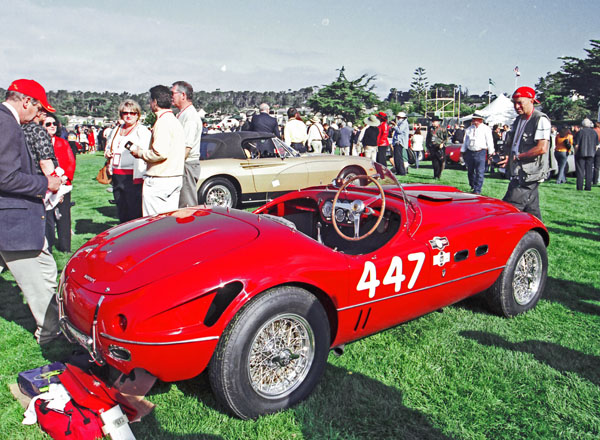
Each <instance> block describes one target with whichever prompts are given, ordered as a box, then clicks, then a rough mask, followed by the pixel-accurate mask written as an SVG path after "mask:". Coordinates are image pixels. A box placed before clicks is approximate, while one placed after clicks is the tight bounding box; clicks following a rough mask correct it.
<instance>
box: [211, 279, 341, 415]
mask: <svg viewBox="0 0 600 440" xmlns="http://www.w3.org/2000/svg"><path fill="white" fill-rule="evenodd" d="M329 345H330V334H329V322H328V320H327V314H326V312H325V310H324V309H323V306H322V305H321V303H320V302H319V300H318V299H317V298H316V297H315V296H314V295H311V294H310V293H309V292H307V291H305V290H303V289H300V288H297V287H289V286H285V287H277V288H274V289H271V290H268V291H267V292H264V293H263V294H261V295H259V296H258V297H256V298H254V299H253V300H252V301H250V302H249V303H248V304H246V305H245V306H244V307H243V308H242V309H241V310H240V312H239V313H238V314H237V315H236V316H235V317H234V319H233V320H232V321H231V322H230V323H229V325H228V327H227V328H226V330H225V331H224V332H223V335H222V336H221V338H220V339H219V343H218V345H217V348H216V350H215V353H214V354H213V357H212V359H211V362H210V365H209V380H210V384H211V387H212V389H213V392H214V394H215V395H216V397H217V399H218V400H219V401H220V402H221V403H222V404H223V405H224V406H226V407H227V408H228V409H229V410H230V411H231V412H232V413H234V414H235V415H237V416H238V417H241V418H242V419H251V418H256V417H258V416H260V415H263V414H269V413H273V412H276V411H279V410H282V409H286V408H289V407H291V406H292V405H295V404H296V403H298V402H300V401H301V400H303V399H304V398H306V397H307V396H308V395H309V394H310V393H311V392H312V390H313V389H314V388H315V386H316V385H317V383H318V382H319V380H320V379H321V376H322V374H323V371H324V369H325V365H326V363H327V355H328V352H329Z"/></svg>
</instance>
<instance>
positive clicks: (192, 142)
mask: <svg viewBox="0 0 600 440" xmlns="http://www.w3.org/2000/svg"><path fill="white" fill-rule="evenodd" d="M193 97H194V89H193V88H192V85H191V84H190V83H187V82H185V81H177V82H175V83H173V86H172V87H171V101H172V103H173V105H174V106H175V107H177V108H178V109H179V113H177V119H179V122H181V125H182V126H183V132H184V133H185V168H184V175H183V183H182V186H181V194H180V195H179V207H180V208H185V207H186V206H196V205H197V204H198V193H197V191H196V184H197V183H198V177H199V176H200V140H201V137H202V118H200V115H199V114H198V111H197V110H196V109H195V108H194V105H193V102H192V100H193Z"/></svg>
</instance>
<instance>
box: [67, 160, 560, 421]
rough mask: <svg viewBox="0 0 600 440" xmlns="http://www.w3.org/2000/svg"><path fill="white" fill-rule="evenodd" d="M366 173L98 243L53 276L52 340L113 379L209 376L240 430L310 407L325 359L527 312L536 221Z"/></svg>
mask: <svg viewBox="0 0 600 440" xmlns="http://www.w3.org/2000/svg"><path fill="white" fill-rule="evenodd" d="M378 173H379V177H380V179H374V178H372V177H367V176H356V177H354V178H351V179H350V180H345V181H344V180H337V181H335V182H333V183H332V184H331V185H326V186H318V187H312V188H308V189H304V190H301V191H295V192H292V193H288V194H286V195H284V196H281V197H279V198H277V199H275V200H273V201H271V202H269V203H268V204H266V205H264V206H262V207H261V208H259V209H257V210H256V211H255V212H254V213H250V212H247V211H240V210H236V209H227V208H220V207H212V208H211V207H201V206H200V207H194V208H185V209H182V210H179V211H175V212H172V213H168V214H161V215H156V216H152V217H146V218H141V219H137V220H134V221H131V222H129V223H125V224H122V225H119V226H116V227H114V228H112V229H109V230H107V231H105V232H103V233H101V234H100V235H98V236H96V237H95V238H93V239H92V240H90V241H89V242H88V243H86V244H85V245H84V246H83V247H82V248H81V249H79V250H78V251H77V252H76V253H75V254H74V255H73V257H72V258H71V260H70V261H69V263H68V264H67V266H66V268H65V270H64V272H63V274H62V276H61V282H60V286H59V295H58V297H59V309H60V319H61V324H62V329H63V331H64V333H65V335H67V337H69V338H70V339H72V340H76V341H78V342H79V343H80V344H82V345H83V346H84V347H86V348H87V349H88V351H89V352H90V354H91V355H92V357H93V358H94V359H95V361H96V362H97V363H99V364H104V363H108V364H110V365H111V366H113V367H115V368H117V369H118V370H120V371H122V372H124V373H130V372H132V371H134V370H136V369H144V370H146V371H147V372H149V373H151V374H153V375H155V376H157V377H158V378H159V379H161V380H163V381H179V380H183V379H188V378H192V377H194V376H196V375H198V374H199V373H201V372H202V371H204V370H205V369H206V368H208V371H209V380H210V383H211V386H212V388H213V390H214V393H215V394H216V396H217V397H218V399H219V400H220V401H221V402H222V403H223V404H224V405H225V407H226V408H228V409H229V410H230V411H232V412H233V413H234V414H236V415H238V416H239V417H242V418H253V417H257V416H259V415H261V414H266V413H270V412H274V411H278V410H281V409H284V408H288V407H289V406H291V405H294V404H296V403H297V402H299V401H300V400H302V399H304V398H305V397H306V396H308V395H309V394H310V392H311V391H312V390H313V389H314V387H315V385H316V384H317V383H318V381H319V379H320V377H321V375H322V373H323V370H324V367H325V365H326V360H327V355H328V352H329V350H331V349H342V348H343V346H344V344H347V343H349V342H352V341H355V340H357V339H359V338H362V337H365V336H367V335H370V334H373V333H376V332H379V331H382V330H385V329H387V328H390V327H393V326H395V325H398V324H400V323H402V322H405V321H408V320H411V319H413V318H416V317H418V316H422V315H425V314H427V313H429V312H431V311H434V310H437V309H439V308H441V307H444V306H447V305H449V304H452V303H455V302H457V301H460V300H462V299H464V298H466V297H469V296H471V295H475V294H477V293H479V292H483V291H485V292H486V293H485V295H486V296H487V298H488V299H489V303H490V305H491V307H492V309H493V310H495V311H497V312H498V313H500V314H503V315H505V316H508V317H511V316H514V315H517V314H519V313H522V312H525V311H527V310H529V309H531V308H532V307H534V306H535V305H536V303H537V301H538V300H539V298H540V296H541V294H542V292H543V290H544V285H545V282H546V276H547V266H548V260H547V254H546V246H547V245H548V240H549V237H548V231H547V230H546V228H545V227H544V225H543V224H542V223H541V222H540V221H539V220H537V219H536V218H535V217H533V216H531V215H530V214H527V213H523V212H520V211H518V210H517V209H515V208H514V207H513V206H511V205H509V204H507V203H504V202H502V201H499V200H495V199H491V198H488V197H483V196H479V195H473V194H466V193H463V192H460V191H458V190H457V189H456V188H453V187H449V186H441V185H437V186H431V185H420V184H419V185H417V184H415V185H403V186H400V185H399V184H398V183H397V181H395V178H394V177H393V176H392V175H391V174H390V173H389V171H388V170H387V169H385V168H380V169H379V170H378ZM382 180H386V181H387V182H384V184H383V185H382V184H381V181H382ZM385 183H388V184H387V185H386V184H385Z"/></svg>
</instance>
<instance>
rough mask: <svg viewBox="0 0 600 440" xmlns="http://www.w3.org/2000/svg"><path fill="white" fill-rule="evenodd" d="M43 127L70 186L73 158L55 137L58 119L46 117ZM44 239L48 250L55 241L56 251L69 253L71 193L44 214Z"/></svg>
mask: <svg viewBox="0 0 600 440" xmlns="http://www.w3.org/2000/svg"><path fill="white" fill-rule="evenodd" d="M44 127H45V128H46V130H47V131H48V134H49V135H50V137H51V138H52V145H53V146H54V155H55V156H56V160H57V161H58V166H59V167H60V168H62V169H63V171H64V176H66V177H67V182H66V184H67V185H72V184H73V183H72V182H73V177H74V175H75V166H76V162H75V156H74V155H73V150H72V149H71V147H70V146H69V143H68V142H67V141H65V140H64V139H63V138H61V137H59V136H57V134H60V132H61V126H60V122H59V120H58V118H57V117H56V116H54V115H48V116H47V117H46V121H45V122H44ZM55 229H56V232H57V233H58V240H55V232H54V230H55ZM46 239H47V240H48V249H52V246H53V245H54V242H55V241H56V249H57V250H59V251H62V252H71V193H70V192H68V193H66V194H65V195H64V196H63V200H62V202H60V203H59V204H58V205H57V206H56V208H54V209H53V210H51V211H47V212H46Z"/></svg>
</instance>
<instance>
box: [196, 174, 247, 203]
mask: <svg viewBox="0 0 600 440" xmlns="http://www.w3.org/2000/svg"><path fill="white" fill-rule="evenodd" d="M198 202H199V203H204V204H206V205H209V206H222V207H225V208H235V207H236V206H237V204H238V194H237V191H236V189H235V186H234V185H233V184H232V183H231V182H230V181H229V180H227V179H225V178H224V177H215V178H213V179H209V180H207V181H206V182H204V184H203V185H202V186H201V187H200V190H199V191H198Z"/></svg>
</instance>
